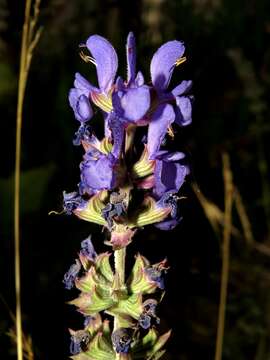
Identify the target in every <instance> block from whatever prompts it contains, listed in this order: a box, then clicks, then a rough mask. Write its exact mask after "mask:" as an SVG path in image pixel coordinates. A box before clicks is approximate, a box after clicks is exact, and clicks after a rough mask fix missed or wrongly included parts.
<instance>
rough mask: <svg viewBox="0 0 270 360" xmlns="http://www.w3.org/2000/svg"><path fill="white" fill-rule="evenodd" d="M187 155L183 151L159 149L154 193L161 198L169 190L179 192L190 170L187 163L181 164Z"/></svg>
mask: <svg viewBox="0 0 270 360" xmlns="http://www.w3.org/2000/svg"><path fill="white" fill-rule="evenodd" d="M184 157H185V155H184V154H183V153H181V152H173V153H171V152H169V151H159V152H158V153H157V154H156V166H155V171H154V178H155V186H154V189H153V192H154V195H155V196H156V197H158V198H160V197H161V196H162V195H163V194H165V193H166V192H168V191H171V192H175V193H177V192H178V191H179V189H180V188H181V186H182V185H183V183H184V180H185V177H186V175H187V174H188V172H189V170H188V167H187V166H186V165H181V164H180V160H182V159H183V158H184Z"/></svg>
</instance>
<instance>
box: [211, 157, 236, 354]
mask: <svg viewBox="0 0 270 360" xmlns="http://www.w3.org/2000/svg"><path fill="white" fill-rule="evenodd" d="M222 160H223V179H224V202H225V213H224V229H223V244H222V271H221V287H220V303H219V312H218V327H217V340H216V353H215V360H221V359H222V349H223V338H224V327H225V314H226V301H227V289H228V280H229V266H230V238H231V228H232V205H233V190H234V188H233V179H232V172H231V169H230V159H229V155H228V154H226V153H224V154H223V156H222Z"/></svg>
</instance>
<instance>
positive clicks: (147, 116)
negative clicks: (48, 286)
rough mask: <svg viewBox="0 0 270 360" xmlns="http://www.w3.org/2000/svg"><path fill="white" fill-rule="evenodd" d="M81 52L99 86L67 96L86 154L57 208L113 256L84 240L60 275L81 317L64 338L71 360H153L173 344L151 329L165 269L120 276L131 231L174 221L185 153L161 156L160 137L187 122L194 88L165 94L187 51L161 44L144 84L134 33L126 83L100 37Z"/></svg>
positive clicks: (143, 266)
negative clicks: (97, 234) (92, 231)
mask: <svg viewBox="0 0 270 360" xmlns="http://www.w3.org/2000/svg"><path fill="white" fill-rule="evenodd" d="M79 46H80V50H81V51H80V55H81V57H82V58H83V60H84V61H85V62H87V63H90V64H92V65H91V66H93V65H94V66H95V67H96V71H97V79H98V86H93V85H92V84H90V83H89V82H88V81H87V80H86V79H85V78H84V77H82V76H81V75H80V74H79V73H76V74H75V81H74V88H72V89H71V90H70V92H69V103H70V106H71V107H72V109H73V111H74V116H75V118H76V120H77V121H78V122H79V123H80V125H79V128H78V130H77V132H76V133H75V137H74V140H73V143H74V145H76V146H77V145H78V146H82V148H83V150H84V155H83V160H82V162H81V164H80V183H79V185H78V189H77V191H74V192H71V193H67V192H64V194H63V198H64V201H63V203H64V205H63V207H64V211H65V212H66V214H69V215H71V214H74V215H76V216H77V217H78V218H80V219H82V220H85V221H89V222H93V223H95V224H99V225H101V226H102V227H103V230H104V229H106V230H107V231H106V233H107V240H106V242H105V243H106V244H107V245H109V246H110V247H111V248H110V249H111V253H110V252H105V253H102V254H97V253H96V251H95V249H94V246H93V244H92V239H91V236H89V237H88V238H87V239H85V240H83V241H82V242H81V249H80V251H79V253H78V258H77V259H76V260H75V263H74V264H73V265H72V266H71V267H70V269H69V270H68V272H67V273H66V274H65V276H64V284H65V287H66V288H67V289H71V288H73V287H76V288H77V289H78V290H79V292H80V293H79V295H78V297H77V298H76V299H74V300H72V301H70V304H72V305H74V306H76V307H77V310H78V311H79V312H80V313H81V314H82V315H83V316H84V327H83V329H81V330H76V331H75V330H70V335H71V343H70V353H71V358H72V359H78V360H89V359H92V360H99V359H100V360H112V359H123V360H124V359H126V360H129V359H144V360H145V359H148V360H150V359H155V360H157V359H159V358H160V357H162V355H163V354H164V353H165V350H163V346H164V344H165V343H166V341H167V339H168V338H169V336H170V331H169V332H167V333H165V334H162V335H161V336H160V335H159V334H158V331H157V328H158V324H159V323H160V319H159V317H158V315H157V307H158V304H159V302H160V301H161V299H162V296H163V293H164V273H166V271H167V269H168V266H167V262H166V259H163V260H161V261H160V262H159V263H156V264H151V263H150V262H149V261H148V260H147V259H146V258H145V257H144V256H142V255H140V254H137V255H136V256H135V260H134V265H133V268H132V270H131V273H130V274H129V275H126V273H125V256H126V248H127V246H128V245H129V244H130V243H131V241H132V240H133V238H134V234H135V233H136V231H137V230H138V229H140V228H142V227H144V226H145V225H149V224H154V225H155V226H156V227H157V228H159V229H161V230H171V229H173V228H174V227H175V226H176V225H177V224H178V223H179V221H180V219H181V218H180V214H179V206H178V205H179V199H180V197H179V190H180V188H181V186H182V184H183V182H184V181H185V177H186V176H187V174H188V172H189V169H188V166H187V165H186V164H185V156H184V154H183V153H181V152H170V151H168V150H166V143H165V138H166V136H167V135H168V136H171V137H173V129H174V126H175V124H177V125H179V126H185V125H188V124H190V122H191V109H192V96H190V95H188V92H189V89H190V87H191V81H186V80H184V81H182V82H181V83H180V84H179V85H178V86H176V87H175V88H174V89H170V86H169V85H170V80H171V76H172V73H173V70H174V68H175V67H177V66H179V65H180V64H182V63H183V62H184V61H185V60H186V58H185V57H184V56H183V55H184V51H185V47H184V44H183V42H181V41H176V40H174V41H169V42H167V43H165V44H164V45H162V46H161V47H160V48H159V49H158V50H157V51H156V53H155V54H154V56H153V58H152V60H151V65H150V74H151V84H148V83H147V84H146V83H145V81H144V77H143V74H142V73H141V72H140V71H139V72H137V71H136V47H135V38H134V35H133V33H129V35H128V38H127V45H126V57H127V77H126V79H125V80H124V79H122V78H121V77H120V76H119V77H117V78H116V72H117V67H118V58H117V54H116V52H115V50H114V48H113V46H112V45H111V44H110V43H109V42H108V41H107V40H106V39H104V38H103V37H101V36H99V35H93V36H90V37H89V38H88V40H87V41H86V43H85V44H80V45H79ZM93 109H95V112H96V111H97V110H100V111H101V112H102V114H103V117H104V137H103V138H102V139H98V138H97V136H96V135H95V134H94V130H93V127H92V126H91V125H89V124H88V122H89V121H90V120H91V119H92V118H93V116H94V114H95V112H94V110H93ZM112 254H113V258H114V261H112V260H111V258H112ZM112 263H113V265H112ZM112 319H113V321H112Z"/></svg>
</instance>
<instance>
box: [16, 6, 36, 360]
mask: <svg viewBox="0 0 270 360" xmlns="http://www.w3.org/2000/svg"><path fill="white" fill-rule="evenodd" d="M39 6H40V0H36V1H35V4H34V14H33V16H31V7H32V1H31V0H26V4H25V15H24V25H23V32H22V44H21V57H20V74H19V84H18V104H17V117H16V158H15V184H14V242H15V292H16V344H17V359H18V360H23V332H22V316H21V275H20V167H21V133H22V112H23V103H24V96H25V88H26V83H27V77H28V73H29V69H30V65H31V60H32V56H33V50H34V48H35V46H36V44H37V42H38V40H39V37H40V33H41V30H40V29H39V30H37V31H36V30H35V28H36V23H37V20H38V15H39ZM31 359H33V357H32V358H31Z"/></svg>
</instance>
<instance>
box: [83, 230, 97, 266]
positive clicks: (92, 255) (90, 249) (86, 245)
mask: <svg viewBox="0 0 270 360" xmlns="http://www.w3.org/2000/svg"><path fill="white" fill-rule="evenodd" d="M79 255H80V257H81V256H83V257H85V258H87V259H88V260H90V261H93V262H94V261H95V259H96V257H97V253H96V251H95V249H94V246H93V244H92V241H91V235H89V236H88V238H86V239H85V240H83V241H82V242H81V250H80V253H79Z"/></svg>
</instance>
